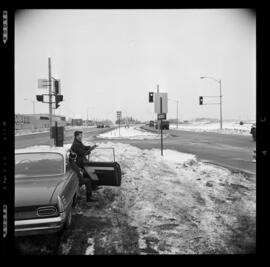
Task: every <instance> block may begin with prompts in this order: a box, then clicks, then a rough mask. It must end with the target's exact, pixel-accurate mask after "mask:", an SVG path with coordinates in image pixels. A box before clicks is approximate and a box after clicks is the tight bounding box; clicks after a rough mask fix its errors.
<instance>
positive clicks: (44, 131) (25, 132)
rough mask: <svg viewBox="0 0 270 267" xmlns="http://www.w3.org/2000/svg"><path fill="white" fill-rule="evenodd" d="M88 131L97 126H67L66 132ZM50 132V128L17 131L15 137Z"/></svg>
mask: <svg viewBox="0 0 270 267" xmlns="http://www.w3.org/2000/svg"><path fill="white" fill-rule="evenodd" d="M82 128H84V129H86V128H96V126H65V130H76V129H82ZM47 132H49V128H43V129H20V130H15V136H19V135H28V134H39V133H47Z"/></svg>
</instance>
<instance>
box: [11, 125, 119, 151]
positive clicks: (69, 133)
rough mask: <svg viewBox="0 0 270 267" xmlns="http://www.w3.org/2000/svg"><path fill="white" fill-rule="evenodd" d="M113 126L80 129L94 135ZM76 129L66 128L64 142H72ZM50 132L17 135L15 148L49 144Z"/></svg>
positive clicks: (86, 133) (85, 133) (84, 132)
mask: <svg viewBox="0 0 270 267" xmlns="http://www.w3.org/2000/svg"><path fill="white" fill-rule="evenodd" d="M113 128H114V127H112V128H82V129H80V130H82V131H83V134H84V136H86V135H87V136H89V135H91V136H93V138H94V136H95V135H97V134H100V133H104V132H107V131H110V130H111V129H113ZM74 131H76V129H67V130H65V133H64V135H65V140H64V143H72V141H73V138H74V136H73V134H74ZM49 135H50V134H49V132H43V133H35V134H28V135H18V136H15V148H24V147H28V146H34V145H49V144H50V141H49Z"/></svg>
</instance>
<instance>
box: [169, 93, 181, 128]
mask: <svg viewBox="0 0 270 267" xmlns="http://www.w3.org/2000/svg"><path fill="white" fill-rule="evenodd" d="M168 100H171V101H174V102H176V103H177V109H176V117H177V129H178V103H179V101H178V100H174V99H169V98H168Z"/></svg>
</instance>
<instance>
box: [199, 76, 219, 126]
mask: <svg viewBox="0 0 270 267" xmlns="http://www.w3.org/2000/svg"><path fill="white" fill-rule="evenodd" d="M200 78H201V79H211V80H214V81H216V82H217V83H219V98H220V102H219V104H220V129H222V94H221V80H217V79H215V78H213V77H209V76H202V77H200Z"/></svg>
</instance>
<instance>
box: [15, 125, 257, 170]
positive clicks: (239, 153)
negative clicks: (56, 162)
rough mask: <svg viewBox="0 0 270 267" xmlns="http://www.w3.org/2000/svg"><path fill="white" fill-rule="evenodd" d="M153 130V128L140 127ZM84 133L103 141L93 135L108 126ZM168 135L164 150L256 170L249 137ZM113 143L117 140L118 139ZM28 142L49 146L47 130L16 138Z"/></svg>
mask: <svg viewBox="0 0 270 267" xmlns="http://www.w3.org/2000/svg"><path fill="white" fill-rule="evenodd" d="M143 128H144V129H147V130H151V131H154V132H156V130H155V129H153V128H149V127H143ZM82 130H83V132H84V136H87V137H89V136H92V137H93V142H99V141H100V142H104V139H97V138H96V137H95V135H97V134H99V133H102V132H106V131H108V130H111V129H97V128H83V129H82ZM73 133H74V129H73V130H66V131H65V142H64V143H71V142H72V140H73ZM164 134H169V136H168V137H167V138H165V139H164V142H163V143H164V149H174V150H177V151H179V152H184V153H191V154H195V155H196V156H197V157H198V159H200V160H205V161H208V162H213V163H215V164H218V165H221V166H224V167H229V168H231V169H239V170H243V171H246V172H250V173H253V174H255V173H256V163H254V162H252V155H253V150H254V149H255V148H256V143H255V142H254V141H253V140H252V138H251V136H244V135H229V134H218V133H211V132H189V131H180V130H165V131H164ZM110 141H112V142H119V140H116V141H113V140H110ZM121 142H123V143H129V144H131V145H134V146H137V147H139V148H141V149H151V148H158V149H159V148H160V140H159V139H146V140H129V139H121ZM31 145H49V133H40V134H31V135H24V136H16V137H15V147H16V148H23V147H27V146H31Z"/></svg>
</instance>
